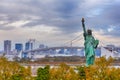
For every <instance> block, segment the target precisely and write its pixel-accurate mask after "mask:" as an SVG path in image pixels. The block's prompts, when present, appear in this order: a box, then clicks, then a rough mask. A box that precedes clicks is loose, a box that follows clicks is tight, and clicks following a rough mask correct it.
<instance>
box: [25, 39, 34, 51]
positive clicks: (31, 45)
mask: <svg viewBox="0 0 120 80" xmlns="http://www.w3.org/2000/svg"><path fill="white" fill-rule="evenodd" d="M32 49H33V43H32V42H30V41H28V42H26V43H25V50H32Z"/></svg>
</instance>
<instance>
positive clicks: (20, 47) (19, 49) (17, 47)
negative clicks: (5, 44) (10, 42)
mask: <svg viewBox="0 0 120 80" xmlns="http://www.w3.org/2000/svg"><path fill="white" fill-rule="evenodd" d="M15 49H16V50H17V52H20V51H22V50H23V44H21V43H16V44H15Z"/></svg>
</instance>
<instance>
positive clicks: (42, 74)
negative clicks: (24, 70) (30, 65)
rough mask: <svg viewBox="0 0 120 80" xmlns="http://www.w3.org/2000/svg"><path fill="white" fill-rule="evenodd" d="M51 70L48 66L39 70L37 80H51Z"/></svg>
mask: <svg viewBox="0 0 120 80" xmlns="http://www.w3.org/2000/svg"><path fill="white" fill-rule="evenodd" d="M49 69H50V67H49V66H48V65H47V66H45V67H44V68H38V70H37V78H36V80H49V77H50V73H49Z"/></svg>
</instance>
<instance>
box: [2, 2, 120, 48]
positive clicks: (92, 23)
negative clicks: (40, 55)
mask: <svg viewBox="0 0 120 80" xmlns="http://www.w3.org/2000/svg"><path fill="white" fill-rule="evenodd" d="M119 8H120V0H0V44H1V46H0V49H3V41H4V40H6V39H8V40H12V43H13V45H14V43H17V42H22V43H25V42H26V41H28V39H30V38H31V39H36V42H37V43H41V44H46V45H48V46H60V45H64V44H65V43H66V42H67V41H68V42H69V41H70V40H72V39H74V38H75V37H77V36H79V35H81V34H82V27H81V18H82V17H84V18H85V24H86V27H87V28H89V29H92V30H93V34H94V36H95V37H96V38H97V39H99V40H100V42H101V45H102V44H115V45H117V46H120V41H119V40H120V9H119ZM81 37H82V35H81V36H80V38H79V39H81ZM79 39H78V41H76V42H75V43H73V45H77V46H80V45H81V41H83V40H81V41H80V40H79ZM68 44H70V43H68Z"/></svg>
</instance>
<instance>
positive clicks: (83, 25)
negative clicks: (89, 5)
mask: <svg viewBox="0 0 120 80" xmlns="http://www.w3.org/2000/svg"><path fill="white" fill-rule="evenodd" d="M81 21H82V27H83V31H84V34H85V35H86V34H87V32H86V28H85V23H84V22H85V20H84V18H82V20H81Z"/></svg>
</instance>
